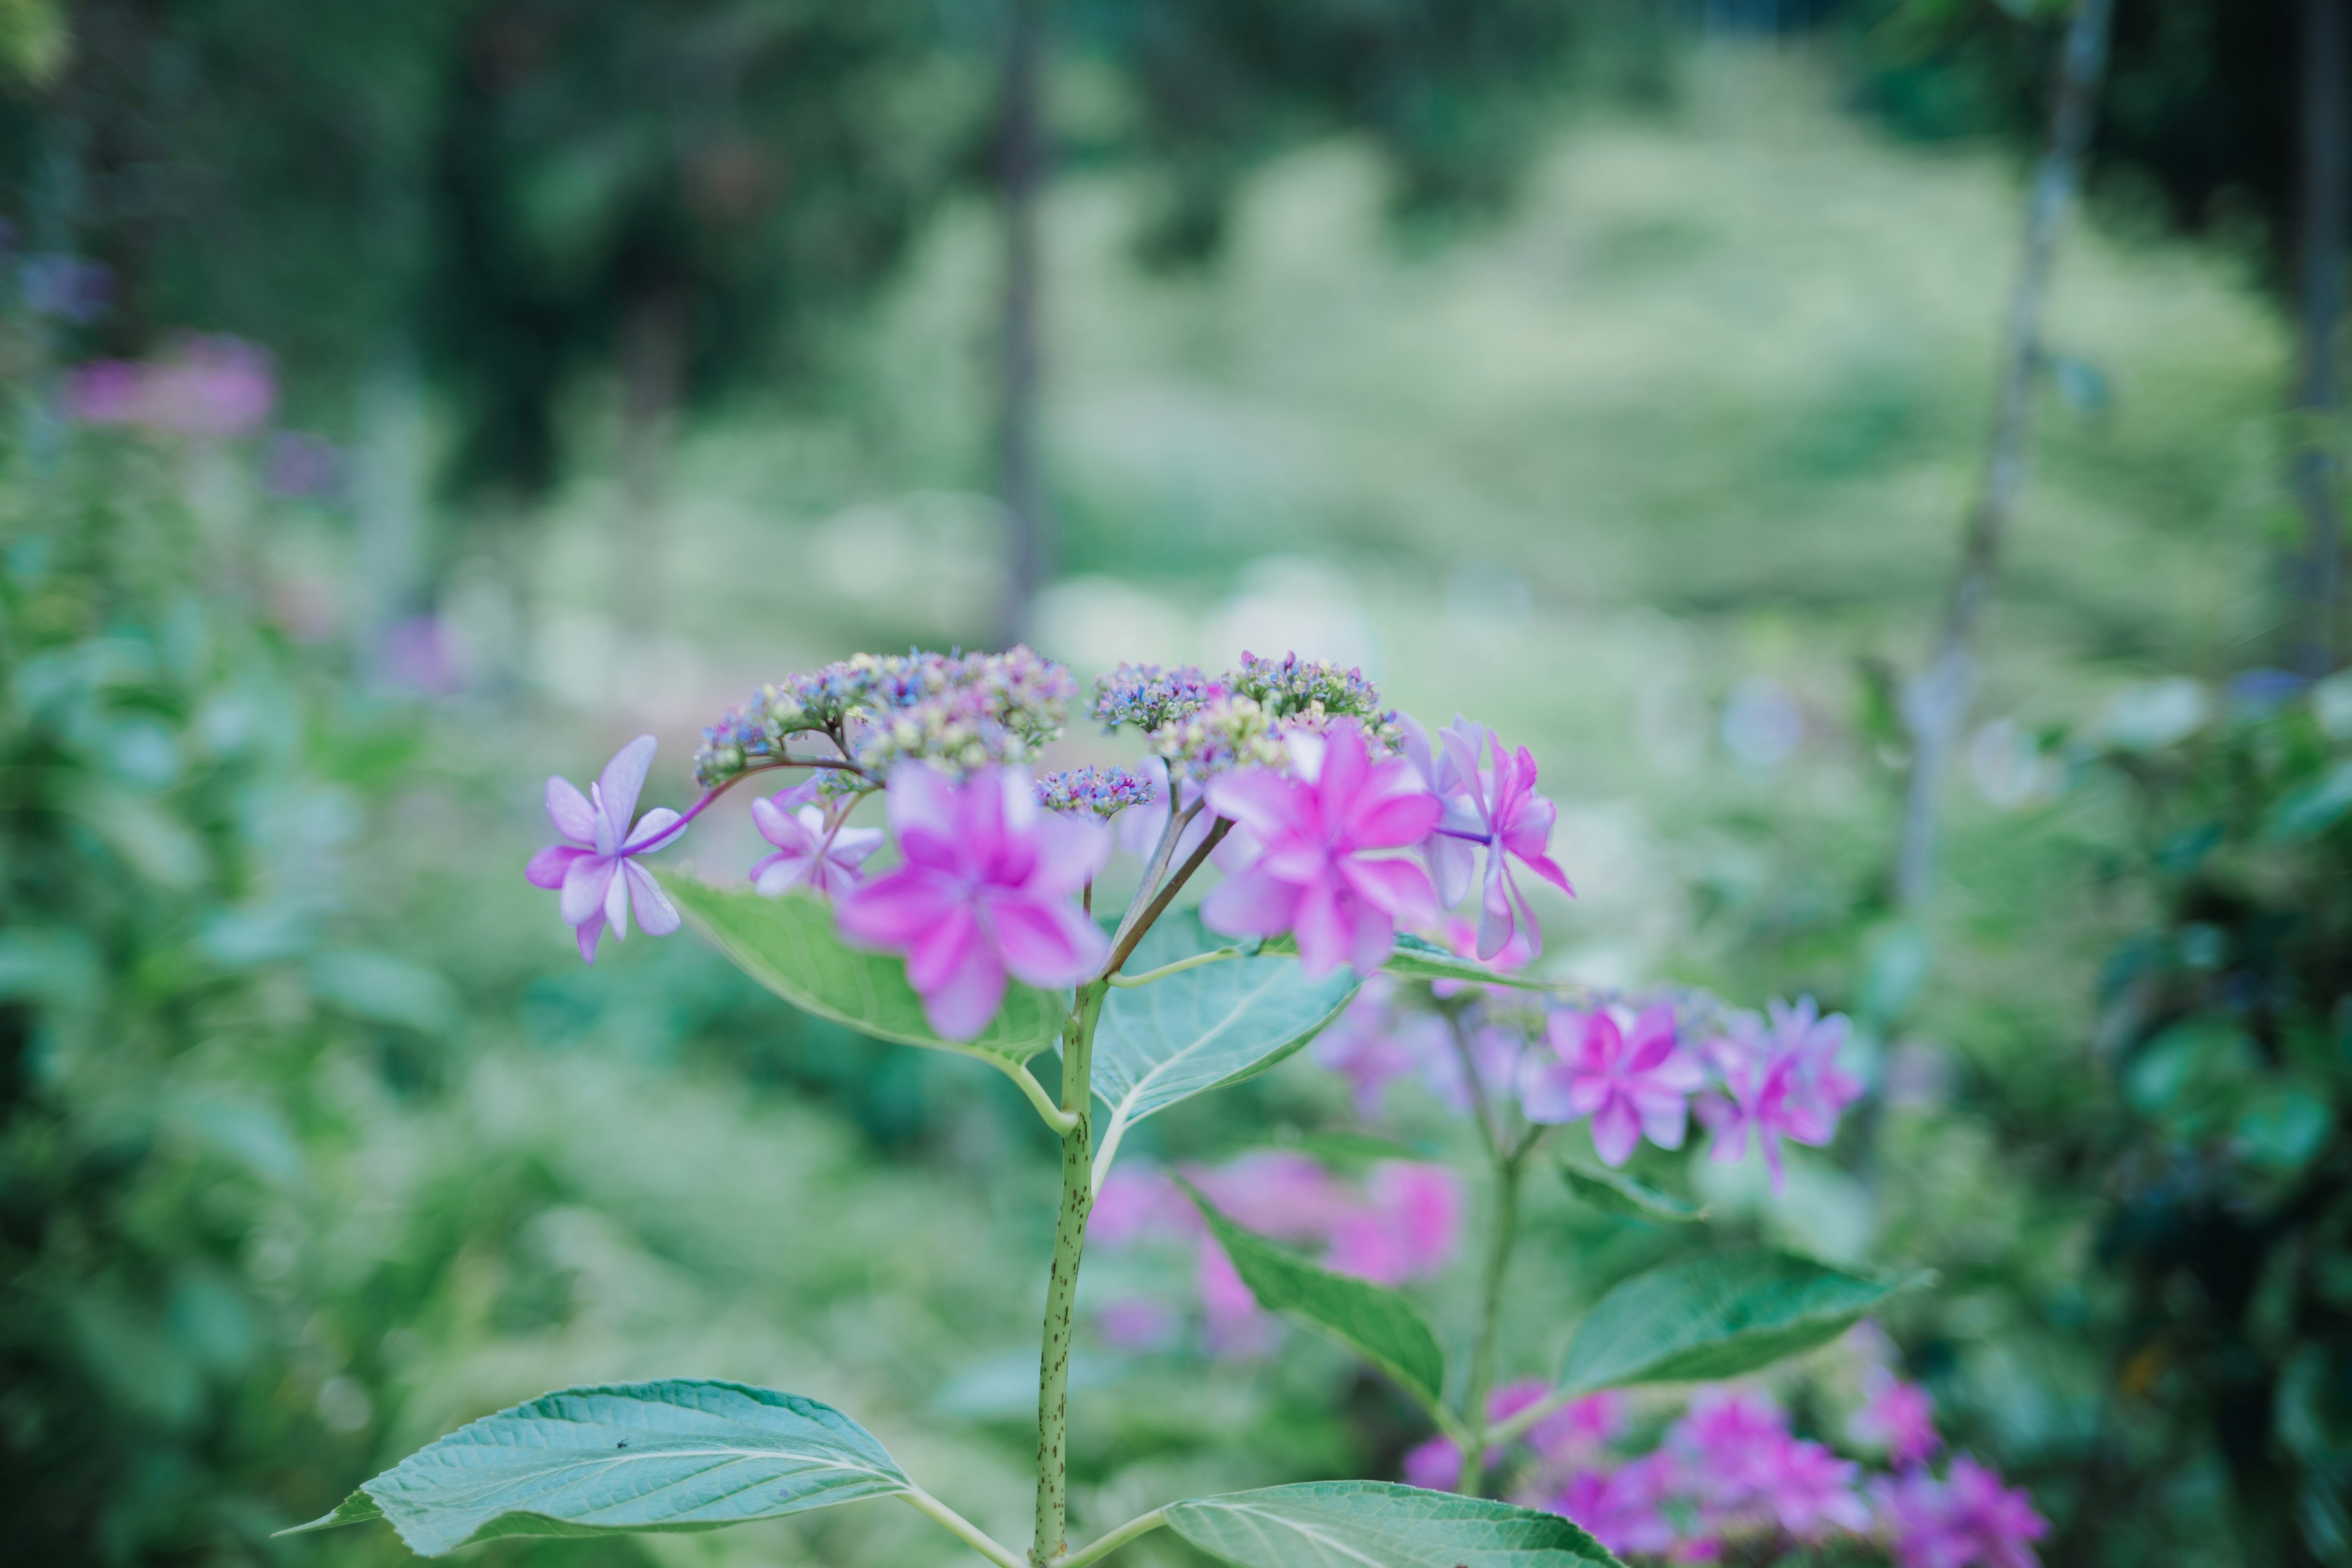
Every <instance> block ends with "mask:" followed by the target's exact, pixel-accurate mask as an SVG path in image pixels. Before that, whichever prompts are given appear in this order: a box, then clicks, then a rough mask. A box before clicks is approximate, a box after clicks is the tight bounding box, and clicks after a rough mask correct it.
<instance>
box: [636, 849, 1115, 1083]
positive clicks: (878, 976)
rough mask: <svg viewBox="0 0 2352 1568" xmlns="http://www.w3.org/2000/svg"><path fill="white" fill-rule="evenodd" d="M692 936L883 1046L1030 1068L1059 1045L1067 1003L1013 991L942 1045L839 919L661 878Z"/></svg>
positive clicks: (800, 900) (894, 978) (805, 903)
mask: <svg viewBox="0 0 2352 1568" xmlns="http://www.w3.org/2000/svg"><path fill="white" fill-rule="evenodd" d="M657 875H658V876H659V878H660V880H661V885H662V888H663V889H664V890H666V891H667V893H668V894H669V896H670V898H671V899H672V900H675V901H676V902H677V907H678V910H679V912H680V913H682V914H684V915H685V916H686V918H687V920H688V922H689V923H690V924H692V925H693V927H694V929H695V930H697V931H700V932H701V933H702V934H703V935H704V936H707V937H709V939H710V941H711V943H712V945H714V946H716V947H717V948H718V949H719V952H723V953H725V954H726V955H727V956H728V957H729V958H730V959H731V960H732V961H733V962H734V963H735V966H736V967H737V968H738V969H740V970H741V971H742V972H743V973H746V974H748V975H750V976H751V978H752V979H754V980H756V981H758V982H759V983H760V984H762V985H764V986H766V987H767V988H768V989H769V990H771V991H772V992H774V993H775V994H777V995H779V996H781V997H782V998H783V999H784V1000H785V1001H787V1002H790V1003H791V1004H792V1005H793V1006H795V1007H798V1008H800V1009H802V1010H803V1012H809V1013H814V1014H815V1015H817V1016H819V1017H821V1018H832V1019H834V1020H835V1021H836V1022H839V1023H844V1024H846V1025H848V1026H850V1027H851V1028H853V1029H856V1030H859V1031H861V1032H862V1033H865V1034H868V1035H872V1036H874V1037H877V1038H878V1039H885V1040H896V1041H897V1042H898V1043H899V1044H900V1045H905V1046H927V1047H930V1048H931V1049H933V1050H941V1051H955V1052H958V1053H960V1054H961V1055H963V1056H969V1057H979V1058H984V1059H994V1060H997V1061H1006V1062H1014V1063H1019V1062H1025V1061H1027V1060H1028V1059H1029V1058H1031V1057H1034V1056H1035V1055H1036V1054H1037V1053H1038V1052H1039V1051H1042V1050H1044V1049H1045V1047H1047V1046H1050V1045H1052V1044H1053V1043H1054V1042H1055V1040H1056V1039H1057V1038H1059V1037H1060V1036H1061V1033H1062V1023H1063V1020H1064V1019H1066V1017H1067V1016H1069V1011H1070V1004H1069V998H1068V997H1067V995H1066V994H1057V993H1055V992H1051V991H1039V990H1036V989H1035V988H1034V987H1032V986H1027V985H1022V984H1017V983H1016V984H1012V985H1008V986H1007V987H1005V992H1004V1005H1003V1006H1001V1007H999V1008H998V1009H997V1010H996V1016H995V1017H993V1018H992V1019H990V1020H989V1025H988V1028H987V1029H986V1030H985V1031H984V1032H983V1033H982V1035H981V1037H979V1038H978V1039H975V1040H962V1041H959V1040H943V1039H941V1038H940V1037H939V1036H938V1035H936V1034H933V1033H932V1032H931V1026H930V1025H929V1023H928V1022H926V1021H925V1020H924V1017H923V1004H922V999H921V998H920V997H919V996H917V995H916V994H915V988H914V987H913V986H911V985H909V984H907V966H906V962H905V961H904V960H903V959H900V958H898V957H896V956H894V955H892V954H890V953H883V952H858V951H857V950H856V949H855V948H853V947H850V946H849V945H848V944H846V943H845V942H843V941H842V940H841V938H840V937H839V936H838V935H836V934H835V931H834V926H833V911H832V910H830V909H828V908H826V907H825V905H824V904H823V903H822V902H820V901H818V900H815V899H813V898H808V897H804V896H803V895H801V894H797V893H789V894H786V895H785V896H784V897H782V898H781V899H763V898H761V896H760V895H759V894H757V893H755V892H753V891H752V890H751V889H750V888H740V889H735V888H714V887H712V886H711V885H710V884H709V883H708V882H703V881H698V880H697V879H695V878H693V877H691V876H688V875H686V874H684V873H682V872H677V871H665V872H660V873H657Z"/></svg>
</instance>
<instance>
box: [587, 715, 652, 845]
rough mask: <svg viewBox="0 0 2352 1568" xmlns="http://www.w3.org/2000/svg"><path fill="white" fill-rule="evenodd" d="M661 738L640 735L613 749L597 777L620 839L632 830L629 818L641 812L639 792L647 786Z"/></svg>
mask: <svg viewBox="0 0 2352 1568" xmlns="http://www.w3.org/2000/svg"><path fill="white" fill-rule="evenodd" d="M660 744H661V742H658V741H656V740H655V739H654V738H653V737H652V736H651V735H640V736H638V737H637V738H636V739H635V740H634V741H632V742H629V743H628V744H627V745H625V746H623V747H622V748H621V749H620V750H619V751H617V752H614V753H613V760H612V761H611V762H609V763H605V764H604V772H603V773H599V774H598V775H597V777H596V788H597V792H598V794H600V795H602V796H603V797H604V817H605V820H606V821H608V822H610V823H611V824H612V825H613V836H614V837H615V838H616V839H617V838H619V837H623V836H624V835H625V834H626V833H627V832H628V831H629V819H630V818H631V817H633V816H636V814H637V796H638V795H640V794H641V793H643V791H644V789H645V787H646V772H647V770H649V769H650V768H652V766H653V765H654V752H655V751H656V749H657V748H658V747H659V746H660Z"/></svg>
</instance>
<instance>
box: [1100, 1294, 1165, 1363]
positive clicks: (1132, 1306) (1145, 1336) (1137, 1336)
mask: <svg viewBox="0 0 2352 1568" xmlns="http://www.w3.org/2000/svg"><path fill="white" fill-rule="evenodd" d="M1095 1321H1096V1323H1097V1326H1098V1327H1100V1328H1101V1330H1102V1336H1103V1338H1104V1339H1105V1340H1106V1341H1108V1342H1109V1344H1110V1346H1111V1348H1112V1349H1113V1350H1122V1351H1152V1350H1160V1349H1164V1348H1165V1347H1167V1346H1168V1345H1171V1344H1172V1343H1174V1342H1175V1340H1176V1335H1177V1333H1178V1331H1179V1329H1180V1325H1179V1324H1178V1322H1177V1321H1176V1314H1175V1313H1174V1312H1172V1311H1171V1310H1168V1308H1166V1307H1165V1306H1163V1305H1161V1304H1160V1302H1158V1301H1154V1300H1151V1299H1150V1297H1148V1296H1130V1297H1128V1298H1127V1299H1126V1300H1119V1301H1113V1302H1110V1303H1109V1304H1108V1305H1107V1306H1105V1307H1104V1308H1103V1310H1101V1311H1099V1312H1097V1314H1096V1315H1095Z"/></svg>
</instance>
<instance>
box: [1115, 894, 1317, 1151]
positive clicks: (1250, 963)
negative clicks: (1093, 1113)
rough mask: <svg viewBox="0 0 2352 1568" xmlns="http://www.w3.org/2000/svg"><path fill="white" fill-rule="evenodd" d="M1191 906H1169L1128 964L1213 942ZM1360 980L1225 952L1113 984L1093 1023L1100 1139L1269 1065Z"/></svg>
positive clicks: (1156, 962) (1136, 968)
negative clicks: (1143, 980)
mask: <svg viewBox="0 0 2352 1568" xmlns="http://www.w3.org/2000/svg"><path fill="white" fill-rule="evenodd" d="M1215 945H1216V944H1215V943H1214V942H1212V941H1211V940H1210V939H1209V937H1208V935H1207V933H1206V932H1205V931H1202V929H1201V924H1200V918H1199V917H1198V916H1197V915H1194V914H1192V912H1191V911H1190V910H1186V911H1182V912H1181V913H1178V912H1174V911H1171V913H1169V914H1167V915H1165V916H1162V917H1161V919H1160V924H1159V925H1158V926H1155V927H1154V928H1153V929H1152V931H1151V933H1150V936H1149V937H1147V938H1146V939H1145V941H1144V942H1143V943H1142V944H1141V945H1140V946H1139V948H1138V950H1137V952H1136V955H1135V957H1134V958H1133V959H1132V960H1130V961H1129V963H1128V965H1127V972H1128V973H1130V974H1140V973H1147V972H1149V971H1150V970H1152V969H1155V968H1158V967H1159V966H1160V965H1161V964H1164V963H1174V962H1176V961H1177V960H1179V959H1182V958H1189V957H1192V956H1193V955H1194V954H1197V953H1202V952H1212V951H1213V950H1214V948H1215ZM1357 984H1358V982H1357V981H1356V979H1355V977H1354V976H1353V975H1351V974H1349V973H1348V972H1346V971H1345V970H1342V971H1341V972H1339V973H1337V974H1334V975H1331V976H1329V977H1328V978H1327V979H1323V980H1309V979H1307V977H1306V976H1305V975H1303V974H1301V973H1299V969H1298V961H1297V959H1295V958H1227V959H1221V960H1219V961H1218V962H1216V963H1207V964H1202V966H1201V967H1200V968H1198V969H1187V970H1184V971H1182V972H1181V973H1176V974H1171V975H1167V976H1165V977H1164V978H1161V979H1159V980H1155V981H1153V982H1151V983H1150V984H1148V985H1114V986H1112V987H1111V988H1110V992H1109V994H1108V995H1107V996H1105V997H1104V998H1103V1009H1102V1017H1101V1020H1100V1021H1099V1022H1098V1023H1097V1025H1096V1026H1095V1058H1094V1089H1095V1092H1096V1093H1097V1094H1098V1095H1100V1096H1102V1099H1103V1103H1104V1104H1106V1105H1108V1106H1109V1107H1110V1121H1109V1123H1108V1126H1107V1127H1106V1128H1105V1129H1104V1131H1103V1134H1102V1140H1101V1142H1102V1146H1103V1147H1104V1148H1105V1149H1107V1150H1108V1149H1115V1148H1116V1146H1117V1144H1118V1140H1119V1138H1120V1137H1121V1136H1122V1135H1124V1133H1125V1132H1126V1131H1127V1129H1128V1128H1129V1127H1131V1126H1133V1125H1134V1124H1135V1123H1136V1122H1138V1121H1142V1120H1143V1119H1144V1118H1145V1117H1147V1116H1150V1114H1152V1113H1153V1112H1154V1111H1159V1110H1167V1109H1168V1108H1169V1107H1170V1106H1171V1105H1174V1104H1176V1103H1177V1102H1179V1101H1180V1100H1190V1099H1192V1097H1193V1096H1194V1095H1196V1094H1203V1093H1206V1092H1207V1091H1208V1090H1210V1089H1223V1088H1224V1087H1225V1086H1226V1085H1228V1084H1234V1083H1239V1082H1241V1081H1242V1080H1243V1079H1246V1078H1252V1077H1255V1075H1257V1074H1259V1073H1262V1072H1264V1071H1265V1070H1266V1069H1267V1068H1271V1067H1273V1066H1274V1065H1275V1064H1276V1063H1277V1062H1279V1061H1281V1060H1282V1059H1283V1058H1286V1057H1287V1056H1289V1055H1290V1054H1291V1053H1292V1052H1294V1051H1296V1050H1297V1049H1298V1048H1299V1047H1301V1046H1304V1045H1305V1044H1307V1041H1309V1040H1311V1039H1313V1038H1314V1037H1316V1035H1317V1034H1318V1032H1320V1031H1321V1030H1322V1028H1323V1026H1325V1025H1327V1024H1328V1023H1330V1022H1331V1020H1332V1019H1334V1018H1336V1017H1338V1016H1339V1013H1340V1010H1341V1009H1342V1008H1344V1007H1346V1006H1347V1005H1348V1001H1349V998H1350V997H1352V996H1354V995H1355V994H1356V986H1357Z"/></svg>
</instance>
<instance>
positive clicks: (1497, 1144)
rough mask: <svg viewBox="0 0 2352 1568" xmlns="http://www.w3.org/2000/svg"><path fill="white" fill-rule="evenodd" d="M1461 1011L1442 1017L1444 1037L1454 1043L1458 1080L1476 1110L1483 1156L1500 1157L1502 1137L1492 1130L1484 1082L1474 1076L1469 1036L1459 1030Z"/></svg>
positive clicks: (1491, 1116) (1501, 1155) (1474, 1065)
mask: <svg viewBox="0 0 2352 1568" xmlns="http://www.w3.org/2000/svg"><path fill="white" fill-rule="evenodd" d="M1463 1017H1464V1015H1462V1014H1460V1013H1455V1014H1452V1015H1450V1016H1448V1017H1447V1018H1446V1020H1445V1037H1446V1038H1447V1039H1449V1040H1451V1041H1452V1042H1453V1044H1454V1059H1455V1060H1456V1061H1458V1062H1460V1063H1461V1064H1462V1081H1463V1084H1464V1085H1465V1087H1466V1088H1467V1089H1469V1090H1470V1104H1471V1107H1472V1109H1473V1110H1475V1111H1476V1112H1477V1115H1476V1117H1475V1120H1476V1121H1477V1123H1478V1136H1479V1137H1480V1138H1481V1139H1482V1140H1484V1141H1485V1142H1486V1157H1487V1158H1488V1159H1489V1160H1500V1159H1501V1158H1502V1157H1503V1145H1502V1140H1501V1139H1500V1138H1498V1137H1497V1136H1496V1132H1495V1116H1494V1112H1493V1111H1492V1110H1489V1109H1488V1108H1487V1104H1486V1084H1485V1083H1484V1082H1483V1081H1481V1080H1480V1079H1479V1077H1478V1058H1476V1057H1475V1056H1474V1055H1472V1054H1471V1050H1470V1039H1469V1037H1468V1036H1466V1035H1465V1034H1464V1033H1463V1032H1462V1020H1463Z"/></svg>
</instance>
